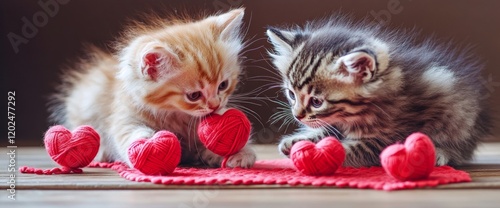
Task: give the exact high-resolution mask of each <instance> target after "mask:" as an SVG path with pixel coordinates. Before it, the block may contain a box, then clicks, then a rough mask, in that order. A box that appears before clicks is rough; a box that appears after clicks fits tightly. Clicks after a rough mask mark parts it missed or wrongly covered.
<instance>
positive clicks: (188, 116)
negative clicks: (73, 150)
mask: <svg viewBox="0 0 500 208" xmlns="http://www.w3.org/2000/svg"><path fill="white" fill-rule="evenodd" d="M243 15H244V9H235V10H232V11H229V12H227V13H225V14H221V15H217V16H209V17H206V18H205V19H202V20H198V21H196V20H180V19H171V20H168V21H167V20H164V19H160V18H158V17H150V19H148V21H150V24H149V25H147V26H144V25H142V24H144V23H142V22H137V23H136V25H134V26H133V27H131V28H130V29H129V30H128V31H127V32H126V35H125V38H123V40H121V41H120V44H119V46H118V47H117V48H118V49H117V50H116V53H115V54H116V55H114V54H111V53H107V52H104V51H102V50H98V49H96V48H93V49H92V50H91V52H90V53H89V54H90V57H91V58H90V59H88V60H83V61H82V62H81V63H80V64H79V65H76V66H75V69H77V70H71V71H70V72H69V73H67V75H65V76H64V77H63V81H64V83H65V84H63V85H62V86H61V88H60V93H58V94H57V95H56V96H55V102H54V103H56V104H55V105H53V108H52V117H53V118H54V119H55V121H56V122H57V123H61V124H64V125H65V126H66V127H67V128H69V129H73V128H75V127H77V126H79V125H84V124H88V125H91V126H93V127H94V128H95V129H96V130H97V131H98V133H99V134H100V136H101V146H100V151H99V152H100V154H99V155H98V158H97V160H100V161H108V162H109V161H115V160H120V161H125V162H127V163H128V164H129V165H130V166H131V167H132V165H131V163H130V160H129V156H128V155H127V154H128V153H127V150H128V148H129V146H130V144H131V143H133V142H134V141H136V140H138V139H141V138H151V136H153V134H154V133H155V132H157V131H159V130H168V131H171V132H173V133H175V134H176V135H177V137H178V138H179V140H180V142H181V146H182V158H181V164H188V165H208V166H212V167H216V166H219V165H220V163H221V159H222V158H221V157H220V156H218V155H216V154H214V153H213V152H211V151H209V150H207V149H206V148H205V147H204V146H203V144H201V142H200V141H199V139H198V135H197V134H196V127H197V125H198V122H199V120H200V119H201V118H202V117H203V116H205V115H208V114H210V113H213V112H218V111H219V112H220V111H224V110H225V109H226V105H227V103H228V99H229V98H230V96H231V94H232V93H233V92H234V90H235V88H236V85H237V83H238V77H239V74H240V73H241V66H240V57H239V53H240V51H241V50H242V48H243V43H242V35H241V33H240V27H241V25H242V19H243ZM255 158H256V157H255V153H254V152H253V150H251V149H250V148H249V147H248V145H247V146H245V147H244V148H243V149H242V150H241V151H240V152H239V153H237V154H235V155H233V156H231V157H230V158H229V160H228V162H227V166H229V167H245V168H248V167H251V166H252V165H253V164H254V162H255Z"/></svg>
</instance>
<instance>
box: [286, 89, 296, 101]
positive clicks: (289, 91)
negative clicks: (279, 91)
mask: <svg viewBox="0 0 500 208" xmlns="http://www.w3.org/2000/svg"><path fill="white" fill-rule="evenodd" d="M288 96H289V97H290V99H292V100H295V94H294V93H293V92H292V90H288Z"/></svg>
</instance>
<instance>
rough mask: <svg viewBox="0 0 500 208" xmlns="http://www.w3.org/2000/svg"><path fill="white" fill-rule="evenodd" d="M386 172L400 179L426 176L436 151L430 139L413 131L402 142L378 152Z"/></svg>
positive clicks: (434, 160) (432, 164)
mask: <svg viewBox="0 0 500 208" xmlns="http://www.w3.org/2000/svg"><path fill="white" fill-rule="evenodd" d="M380 160H381V163H382V166H383V167H384V169H385V172H387V174H389V175H391V176H392V177H394V178H396V179H398V180H401V181H408V180H419V179H424V178H427V177H428V176H429V175H430V174H431V172H432V171H433V170H434V166H435V163H436V151H435V149H434V144H433V143H432V141H431V139H430V138H429V137H428V136H427V135H425V134H422V133H413V134H411V135H410V136H409V137H408V138H406V141H405V143H404V145H403V144H393V145H391V146H389V147H387V148H385V149H384V151H382V153H381V154H380Z"/></svg>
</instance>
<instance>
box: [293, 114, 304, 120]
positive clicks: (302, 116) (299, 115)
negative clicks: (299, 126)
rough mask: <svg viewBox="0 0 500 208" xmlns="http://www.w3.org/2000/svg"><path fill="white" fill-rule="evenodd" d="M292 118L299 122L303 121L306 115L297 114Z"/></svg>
mask: <svg viewBox="0 0 500 208" xmlns="http://www.w3.org/2000/svg"><path fill="white" fill-rule="evenodd" d="M294 116H295V118H296V119H297V120H301V119H303V118H304V117H306V114H298V115H294Z"/></svg>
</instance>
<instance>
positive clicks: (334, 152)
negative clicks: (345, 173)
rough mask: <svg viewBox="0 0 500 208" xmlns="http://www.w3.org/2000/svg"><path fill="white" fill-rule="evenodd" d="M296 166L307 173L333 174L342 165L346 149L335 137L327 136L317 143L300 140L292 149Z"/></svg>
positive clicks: (291, 157) (292, 157)
mask: <svg viewBox="0 0 500 208" xmlns="http://www.w3.org/2000/svg"><path fill="white" fill-rule="evenodd" d="M290 159H292V161H293V164H294V165H295V167H296V168H297V169H298V170H299V171H300V172H302V173H303V174H306V175H313V176H321V175H332V174H334V173H335V171H337V169H338V168H339V167H340V166H342V163H344V159H345V150H344V147H343V146H342V144H341V143H340V142H339V140H337V139H336V138H335V137H326V138H324V139H322V140H321V141H319V142H318V143H317V144H314V143H312V142H311V141H299V142H297V143H295V144H294V145H293V146H292V149H291V150H290Z"/></svg>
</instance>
